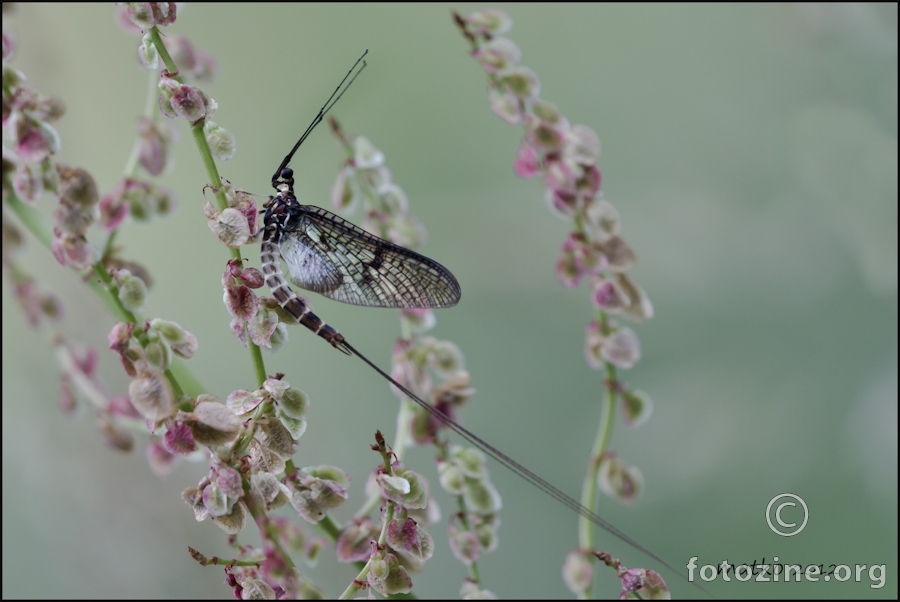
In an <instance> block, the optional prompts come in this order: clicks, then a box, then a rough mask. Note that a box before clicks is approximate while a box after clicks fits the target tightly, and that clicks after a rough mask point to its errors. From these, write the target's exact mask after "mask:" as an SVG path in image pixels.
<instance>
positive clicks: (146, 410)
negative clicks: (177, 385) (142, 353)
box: [128, 367, 175, 422]
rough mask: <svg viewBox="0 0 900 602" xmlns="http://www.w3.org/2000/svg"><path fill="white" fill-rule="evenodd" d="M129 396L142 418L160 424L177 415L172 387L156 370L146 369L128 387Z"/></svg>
mask: <svg viewBox="0 0 900 602" xmlns="http://www.w3.org/2000/svg"><path fill="white" fill-rule="evenodd" d="M128 396H129V397H130V398H131V403H132V405H134V407H135V409H137V411H138V412H140V413H141V416H143V417H144V418H146V419H147V420H149V421H151V422H159V421H160V420H163V419H165V418H168V417H169V416H171V415H172V414H174V413H175V398H174V395H173V393H172V385H170V384H169V381H168V380H167V379H166V377H165V375H164V374H163V373H162V372H161V371H160V370H158V369H156V368H150V367H147V368H144V369H143V370H140V371H139V372H138V376H137V378H135V379H134V380H132V381H131V383H130V384H129V385H128Z"/></svg>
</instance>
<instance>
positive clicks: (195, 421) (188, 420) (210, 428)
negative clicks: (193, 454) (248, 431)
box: [180, 395, 243, 445]
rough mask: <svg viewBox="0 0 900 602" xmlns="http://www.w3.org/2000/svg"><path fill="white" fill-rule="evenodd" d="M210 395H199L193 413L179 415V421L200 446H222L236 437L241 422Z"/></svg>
mask: <svg viewBox="0 0 900 602" xmlns="http://www.w3.org/2000/svg"><path fill="white" fill-rule="evenodd" d="M207 398H209V399H215V398H214V397H212V396H211V395H201V396H200V397H199V398H198V399H197V401H198V402H199V403H198V404H197V406H196V407H195V408H194V411H193V412H185V413H181V414H180V417H181V421H182V422H183V423H184V424H186V425H187V427H188V428H189V429H191V433H193V435H194V440H195V441H196V442H197V443H199V444H201V445H224V444H226V443H228V442H229V441H232V440H233V439H234V438H235V437H237V435H238V432H239V431H240V429H241V426H242V424H243V423H242V422H241V419H240V418H238V417H237V416H236V415H235V413H234V412H233V411H231V409H229V408H228V407H227V406H225V405H224V404H222V403H219V402H218V401H201V400H205V399H207Z"/></svg>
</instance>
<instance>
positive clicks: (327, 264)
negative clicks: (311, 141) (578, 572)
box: [260, 51, 683, 577]
mask: <svg viewBox="0 0 900 602" xmlns="http://www.w3.org/2000/svg"><path fill="white" fill-rule="evenodd" d="M367 52H368V51H366V52H365V53H363V55H362V56H361V57H360V58H359V59H358V60H357V61H356V63H355V64H354V65H353V67H352V68H351V69H350V71H349V72H348V73H347V75H346V76H344V79H343V80H341V83H340V84H339V85H338V87H337V88H335V90H334V92H333V93H332V95H331V96H330V97H329V98H328V101H327V102H326V103H325V105H324V106H323V107H322V108H321V109H320V110H319V113H318V115H316V117H315V119H313V121H312V123H310V125H309V127H307V128H306V131H305V132H304V133H303V135H302V136H301V137H300V139H299V140H298V141H297V143H296V144H295V145H294V148H292V149H291V152H289V153H288V154H287V156H285V158H284V160H283V161H282V162H281V165H279V166H278V169H277V170H276V171H275V174H274V175H273V176H272V186H273V187H274V188H275V190H276V191H277V193H276V194H275V196H273V197H270V198H269V200H268V202H266V204H265V216H264V218H263V237H262V245H261V246H262V248H261V258H260V261H261V264H262V271H263V275H264V276H265V280H266V284H267V285H268V287H269V289H270V290H271V291H272V296H273V297H274V298H275V300H276V301H277V302H278V303H279V305H281V307H282V308H283V309H284V310H285V311H286V312H287V313H288V314H290V315H291V316H292V317H293V318H294V319H296V320H297V321H298V322H300V324H302V325H304V326H305V327H306V328H308V329H310V330H311V331H313V332H314V333H316V334H317V335H319V336H320V337H322V338H323V339H325V340H326V341H328V342H329V343H330V344H331V345H332V346H333V347H335V348H336V349H338V350H340V351H342V352H344V353H346V354H347V355H355V356H356V357H358V358H359V359H361V360H362V361H363V362H365V363H366V364H368V365H369V366H370V367H372V369H373V370H375V371H376V372H377V373H378V374H380V375H381V376H382V377H384V378H385V379H387V380H388V381H389V382H390V383H391V384H392V385H394V386H395V387H396V388H397V389H399V390H400V391H402V392H403V393H404V394H405V395H407V396H408V397H409V398H410V399H411V400H412V401H413V402H415V403H416V404H418V405H419V406H421V407H422V408H424V409H425V410H427V411H428V412H429V413H430V414H432V415H433V416H434V417H435V418H437V419H438V420H440V421H441V422H442V423H443V424H445V425H446V426H447V427H448V428H450V429H451V430H452V431H454V432H456V433H457V434H459V435H460V436H461V437H462V438H463V439H465V440H467V441H468V442H469V443H471V444H473V445H475V446H476V447H478V448H479V449H481V450H482V451H483V452H484V453H486V454H487V455H489V456H490V457H491V458H493V459H494V460H495V461H496V462H499V463H500V464H502V465H503V466H505V467H506V468H508V469H510V470H511V471H513V472H514V473H516V474H517V475H519V476H520V477H522V478H523V479H525V480H526V481H528V482H530V483H531V484H532V485H534V486H535V487H537V488H538V489H540V490H541V491H543V492H544V493H546V494H547V495H549V496H550V497H552V498H554V499H555V500H557V501H558V502H560V503H561V504H563V505H564V506H566V507H568V508H570V509H571V510H573V511H575V512H577V513H578V514H580V515H582V516H584V517H585V518H587V519H588V520H590V521H592V522H593V523H594V524H595V525H597V526H598V527H600V528H602V529H604V530H605V531H607V532H609V533H610V534H612V535H614V536H615V537H617V538H619V539H621V540H622V541H624V542H625V543H627V544H628V545H630V546H632V547H634V548H635V549H637V550H640V551H642V552H643V553H645V554H647V555H648V556H649V557H650V558H653V559H654V560H655V561H657V562H659V563H660V564H662V565H663V566H665V567H667V568H669V569H670V570H672V571H674V572H676V573H678V574H679V575H682V574H681V572H680V571H678V570H677V569H675V568H674V567H673V566H671V565H670V564H669V563H667V562H666V561H664V560H663V559H661V558H660V557H659V556H657V555H656V554H654V553H653V552H651V551H650V550H648V549H647V548H645V547H644V546H642V545H641V544H639V543H638V542H636V541H635V540H634V539H632V538H631V537H629V536H628V535H626V534H625V533H623V532H622V531H620V530H619V529H618V528H616V527H614V526H613V525H612V524H610V523H609V522H608V521H606V520H605V519H603V518H601V517H600V516H598V515H597V514H596V513H595V512H594V511H593V510H590V509H589V508H586V507H584V506H582V505H581V504H580V503H578V502H577V501H575V500H574V499H573V498H572V497H570V496H569V495H567V494H565V493H563V492H562V491H561V490H560V489H558V488H556V487H555V486H553V485H551V484H550V483H549V482H547V481H546V480H544V479H543V478H542V477H540V476H538V475H537V474H535V473H534V472H532V471H531V470H529V469H527V468H525V467H524V466H522V465H521V464H519V463H518V462H516V461H515V460H513V459H512V458H510V457H509V456H507V455H506V454H504V453H503V452H501V451H500V450H498V449H497V448H495V447H494V446H492V445H491V444H489V443H488V442H487V441H485V440H483V439H481V438H480V437H478V436H477V435H475V434H474V433H472V432H471V431H469V430H468V429H466V428H464V427H463V426H461V425H459V424H458V423H457V422H455V421H454V420H452V419H451V418H450V417H448V416H447V415H445V414H444V413H443V412H441V411H439V410H438V409H436V408H435V407H434V406H432V405H431V404H429V403H428V402H426V401H424V400H422V399H421V398H419V397H418V396H417V395H415V394H414V393H413V392H412V391H410V390H409V389H407V388H406V387H404V386H403V385H401V384H400V383H398V382H397V381H396V380H394V379H393V378H391V376H390V375H389V374H387V373H386V372H385V371H384V370H382V369H381V368H379V367H378V366H377V365H375V364H374V363H373V362H372V361H371V360H369V359H368V358H367V357H366V356H364V355H363V354H362V353H360V352H359V351H357V349H356V348H355V347H353V346H352V345H351V344H350V343H349V342H348V341H347V339H345V338H344V336H343V335H342V334H341V333H339V332H338V331H337V330H335V329H334V328H332V327H331V326H329V325H328V324H326V323H325V322H323V321H322V319H321V318H319V317H318V316H317V315H316V314H314V313H312V311H311V310H310V308H309V306H308V305H307V304H306V303H305V302H304V301H303V299H301V298H300V297H298V296H297V295H296V294H295V293H294V292H293V291H292V290H291V288H290V287H289V286H288V283H287V281H286V280H285V278H284V274H283V273H282V271H281V264H280V261H279V257H280V258H281V259H283V260H284V262H285V264H286V265H287V266H288V272H289V278H290V282H292V283H293V284H295V285H296V286H298V287H300V288H302V289H305V290H308V291H314V292H316V293H319V294H321V295H324V296H325V297H328V298H330V299H334V300H335V301H342V302H344V303H350V304H352V305H362V306H366V307H393V308H441V307H452V306H454V305H456V304H457V303H458V302H459V299H460V287H459V283H458V282H457V280H456V278H455V277H454V276H453V274H452V273H450V271H449V270H448V269H447V268H445V267H444V266H442V265H441V264H439V263H437V262H436V261H433V260H431V259H429V258H427V257H424V256H422V255H420V254H418V253H416V252H414V251H410V250H409V249H406V248H404V247H401V246H399V245H396V244H394V243H391V242H388V241H386V240H383V239H381V238H378V237H377V236H374V235H372V234H370V233H368V232H366V231H365V230H363V229H361V228H358V227H357V226H354V225H353V224H351V223H349V222H347V221H346V220H344V219H341V218H340V217H338V216H337V215H334V214H333V213H331V212H329V211H326V210H324V209H321V208H319V207H315V206H312V205H301V204H300V203H299V202H298V201H297V197H296V196H294V177H293V176H294V172H293V170H291V169H290V168H289V167H288V163H289V162H290V160H291V158H292V157H293V156H294V153H295V152H296V151H297V149H298V148H299V147H300V145H301V144H303V141H304V140H306V138H307V137H308V136H309V134H310V133H311V132H312V130H313V129H314V128H315V127H316V126H317V125H318V124H319V123H320V122H321V121H322V119H323V118H324V116H325V114H326V113H327V112H328V111H329V110H330V109H331V108H332V107H333V106H334V105H335V103H336V102H337V101H338V100H340V98H341V96H343V94H344V92H345V91H346V90H347V88H348V87H349V86H350V84H352V83H353V81H354V80H355V79H356V77H357V76H358V75H359V73H360V72H361V71H362V69H363V68H365V66H366V63H365V61H364V60H363V59H364V57H365V56H366V54H367ZM357 67H358V69H357ZM682 577H683V575H682Z"/></svg>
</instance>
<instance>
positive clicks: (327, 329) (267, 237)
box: [260, 228, 349, 353]
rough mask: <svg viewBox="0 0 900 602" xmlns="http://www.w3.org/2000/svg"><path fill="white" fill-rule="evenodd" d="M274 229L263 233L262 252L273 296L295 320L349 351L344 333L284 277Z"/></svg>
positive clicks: (337, 347)
mask: <svg viewBox="0 0 900 602" xmlns="http://www.w3.org/2000/svg"><path fill="white" fill-rule="evenodd" d="M273 230H275V228H271V229H269V228H267V229H266V232H265V234H264V235H263V241H262V249H261V254H260V263H261V264H262V272H263V276H265V279H266V284H267V285H268V286H269V290H270V291H272V296H273V297H274V298H275V300H276V301H277V302H278V304H279V305H280V306H281V307H283V308H284V310H285V311H286V312H288V313H289V314H290V315H291V316H292V317H293V318H294V319H295V320H297V321H298V322H300V323H301V324H303V325H304V326H306V327H307V328H309V329H310V330H312V331H313V332H314V333H316V334H317V335H319V336H320V337H322V338H323V339H325V340H326V341H328V342H329V343H331V345H332V346H333V347H335V348H336V349H340V350H341V351H343V352H344V353H349V351H348V350H347V349H346V348H344V346H343V343H344V337H343V335H342V334H341V333H339V332H338V331H337V330H335V329H334V328H332V327H331V326H329V325H328V324H326V323H325V322H323V321H322V319H321V318H320V317H319V316H317V315H316V314H314V313H313V312H312V311H310V309H309V307H308V306H307V305H306V303H304V302H303V299H301V298H300V297H298V296H297V294H296V293H295V292H294V291H292V290H291V288H290V287H289V286H288V283H287V280H285V279H284V274H282V272H281V263H280V261H279V255H280V251H279V249H278V245H277V244H276V243H275V242H273V241H272V240H271V239H272V238H274V236H275V235H274V234H273Z"/></svg>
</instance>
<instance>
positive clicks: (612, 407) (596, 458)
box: [578, 363, 616, 599]
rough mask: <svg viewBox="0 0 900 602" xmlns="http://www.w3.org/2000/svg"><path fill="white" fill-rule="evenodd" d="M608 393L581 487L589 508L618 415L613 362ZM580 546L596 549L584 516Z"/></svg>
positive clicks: (591, 526)
mask: <svg viewBox="0 0 900 602" xmlns="http://www.w3.org/2000/svg"><path fill="white" fill-rule="evenodd" d="M606 382H607V387H606V394H605V395H604V398H603V412H602V414H601V416H600V425H599V428H598V429H597V436H596V437H595V438H594V446H593V448H592V449H591V455H590V458H589V460H588V470H587V474H586V475H585V477H584V485H583V486H582V489H581V505H582V506H584V507H585V508H587V509H589V510H594V507H595V504H596V499H597V477H598V474H599V472H600V463H601V462H602V460H603V455H604V454H605V453H606V450H607V449H608V448H609V441H610V439H611V438H612V427H613V422H614V421H615V416H616V389H615V387H614V386H613V383H615V382H616V369H615V367H614V366H612V365H611V364H608V363H607V364H606ZM578 546H579V547H580V548H581V549H582V550H594V549H596V546H595V545H594V524H593V523H592V522H591V521H590V519H588V518H586V517H584V516H582V517H581V518H579V520H578ZM591 589H592V587H591V586H590V585H589V586H588V587H587V589H586V590H585V591H584V592H582V593H581V594H580V595H579V596H578V597H579V599H589V598H590V597H591Z"/></svg>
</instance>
